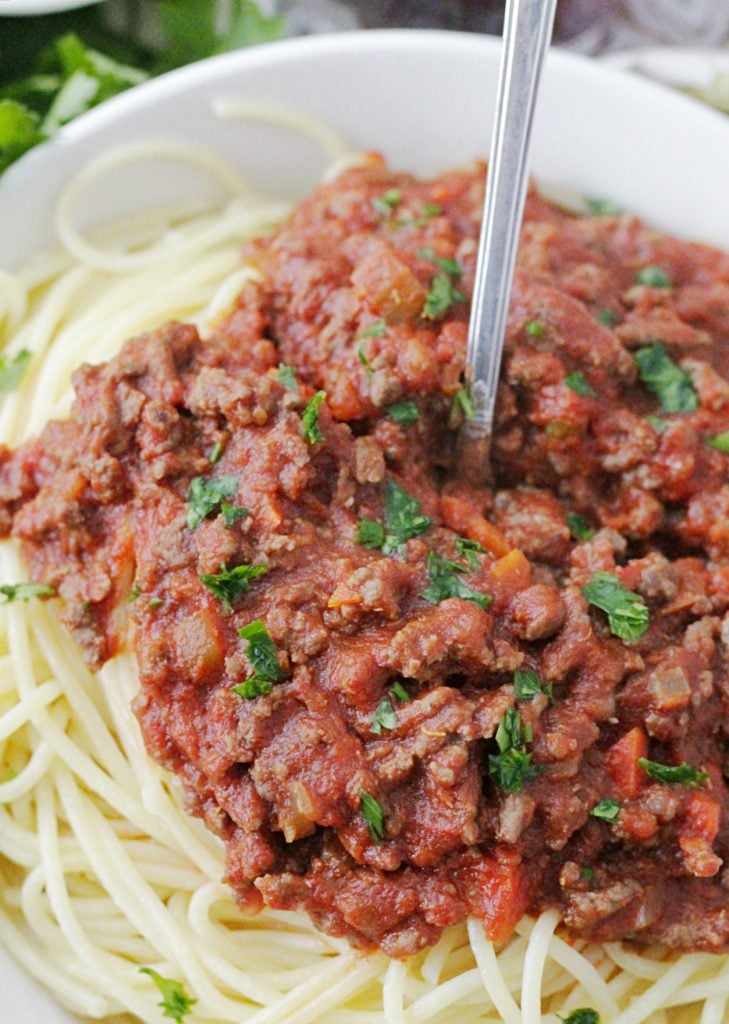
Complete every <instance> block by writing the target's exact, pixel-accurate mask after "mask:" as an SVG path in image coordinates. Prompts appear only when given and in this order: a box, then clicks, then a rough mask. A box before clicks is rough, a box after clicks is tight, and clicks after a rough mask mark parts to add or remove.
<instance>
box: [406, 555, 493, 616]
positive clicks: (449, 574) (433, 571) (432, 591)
mask: <svg viewBox="0 0 729 1024" xmlns="http://www.w3.org/2000/svg"><path fill="white" fill-rule="evenodd" d="M427 567H428V579H429V580H430V585H429V586H427V587H426V588H425V590H423V591H421V593H420V596H421V597H422V598H423V599H424V600H425V601H427V602H428V603H429V604H440V602H441V601H445V600H447V599H448V598H449V597H460V598H462V600H464V601H473V603H474V604H477V605H478V606H479V608H488V606H489V605H490V604H491V600H492V599H491V598H490V597H489V595H488V594H482V593H481V592H480V591H478V590H475V589H474V588H473V587H470V586H469V585H468V584H467V583H464V582H463V580H462V579H461V577H460V575H459V573H465V572H466V569H465V567H464V566H462V565H459V564H458V562H450V561H448V559H447V558H443V557H441V555H439V554H436V552H435V551H429V552H428V560H427Z"/></svg>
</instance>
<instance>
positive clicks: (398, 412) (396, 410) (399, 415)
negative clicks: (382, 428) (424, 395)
mask: <svg viewBox="0 0 729 1024" xmlns="http://www.w3.org/2000/svg"><path fill="white" fill-rule="evenodd" d="M385 412H386V414H387V415H388V416H389V417H390V419H391V420H395V422H396V423H399V424H401V426H403V427H412V425H413V423H417V422H418V420H419V419H420V410H419V409H418V406H417V404H416V403H415V402H412V401H408V402H395V403H394V405H388V407H387V408H386V409H385Z"/></svg>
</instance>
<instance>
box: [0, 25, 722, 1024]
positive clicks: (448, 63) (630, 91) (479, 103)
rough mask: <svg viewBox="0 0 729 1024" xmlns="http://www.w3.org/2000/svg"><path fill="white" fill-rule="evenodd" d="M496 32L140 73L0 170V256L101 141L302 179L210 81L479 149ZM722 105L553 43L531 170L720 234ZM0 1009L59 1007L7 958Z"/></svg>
mask: <svg viewBox="0 0 729 1024" xmlns="http://www.w3.org/2000/svg"><path fill="white" fill-rule="evenodd" d="M498 50H499V44H498V41H497V40H495V39H492V38H488V37H479V36H475V35H460V34H456V33H444V32H407V31H396V32H362V33H351V34H338V35H335V36H329V37H327V36H324V37H316V36H315V37H310V38H307V39H297V40H289V41H286V42H282V43H276V44H272V45H269V46H264V47H260V48H256V49H252V50H246V51H243V52H239V53H233V54H228V55H225V56H222V57H217V58H215V59H212V60H208V61H204V62H202V63H200V64H195V65H192V66H190V67H187V68H184V69H182V70H180V71H176V72H174V73H172V74H170V75H167V76H165V77H163V78H161V79H158V80H157V81H154V82H151V83H149V84H145V85H142V86H139V87H137V88H135V89H134V90H132V91H131V92H129V93H126V94H125V95H123V96H120V97H118V98H116V99H114V100H111V101H110V102H109V103H107V104H104V105H103V106H102V107H100V108H97V109H96V110H94V111H92V112H90V113H89V114H87V115H85V116H84V117H81V118H80V119H79V120H78V121H76V122H74V123H73V124H71V125H70V126H68V127H67V128H66V129H64V130H63V131H62V132H61V133H60V135H59V136H58V137H57V138H56V139H54V140H53V141H52V142H49V143H47V144H46V145H44V146H42V147H40V148H39V149H37V150H35V151H33V152H32V153H30V154H28V155H27V156H26V157H25V158H24V159H23V160H21V161H19V162H18V163H17V164H16V165H15V166H14V167H12V168H11V169H10V170H9V171H8V172H7V173H6V174H5V175H4V176H3V177H2V179H0V223H1V224H2V225H3V230H2V232H1V233H0V266H5V267H11V266H13V265H15V264H17V263H19V262H20V261H22V260H24V259H25V258H27V257H28V256H29V255H30V254H32V253H34V252H36V251H37V250H38V249H40V248H42V247H44V246H47V245H48V244H50V243H51V242H52V241H53V238H52V229H51V227H50V225H51V219H50V213H51V210H52V208H53V204H54V202H55V200H56V197H57V195H58V191H59V189H60V187H61V186H62V185H63V183H64V182H65V181H67V180H68V178H69V176H70V175H71V174H73V173H74V171H76V170H78V169H79V168H81V167H83V166H84V165H85V164H86V163H87V162H88V160H89V159H90V158H91V157H92V156H94V155H96V154H98V153H101V152H103V151H104V150H105V149H107V148H108V147H110V146H113V145H116V144H118V143H122V142H128V141H132V140H138V139H143V138H159V137H163V138H166V139H174V140H183V141H186V142H193V143H197V144H201V145H204V146H208V147H210V148H212V149H213V150H215V151H217V152H218V153H220V154H222V155H223V156H225V157H227V158H228V159H230V160H233V161H234V162H235V163H237V164H238V165H239V167H240V168H241V170H242V172H243V173H244V174H245V175H246V176H248V178H249V179H251V180H252V181H253V182H254V183H256V184H258V185H259V186H261V187H262V188H265V189H266V190H269V191H270V190H274V191H276V192H279V193H282V194H287V195H290V194H291V193H292V192H293V193H294V194H303V193H304V192H305V191H306V190H307V189H308V188H310V187H311V186H312V185H313V183H314V182H315V181H316V179H317V176H318V175H319V174H320V173H321V171H322V169H323V166H324V158H323V157H322V154H321V153H320V152H319V151H318V149H317V147H316V146H314V145H313V144H312V143H311V142H310V141H308V140H305V139H302V138H301V137H300V136H299V135H297V134H295V133H292V132H291V131H289V130H286V129H282V128H275V127H272V126H271V125H265V124H260V123H247V122H239V123H238V122H233V123H231V122H225V121H220V120H218V119H217V118H216V117H214V116H213V114H212V112H211V103H212V101H213V100H214V99H215V98H218V97H240V98H243V99H245V100H255V101H260V102H264V103H268V104H275V105H278V106H285V107H289V108H293V109H295V110H298V111H301V112H303V113H306V114H308V115H312V116H314V117H316V118H319V119H320V120H322V121H323V122H325V123H326V124H327V125H329V126H330V127H331V128H333V129H334V130H335V131H337V132H339V133H340V134H341V135H342V136H343V137H344V138H345V139H346V140H347V141H348V142H349V143H350V144H351V146H352V147H354V148H368V149H372V148H375V149H379V150H381V151H383V152H384V153H385V154H386V155H387V157H388V158H389V159H390V160H391V162H392V163H393V164H395V165H396V166H398V167H401V168H407V169H412V170H414V171H418V172H421V173H425V174H428V173H431V172H435V171H438V170H441V169H445V168H448V167H451V166H454V165H458V164H459V163H463V162H466V161H469V160H470V159H471V158H472V157H474V156H476V155H478V154H481V155H484V154H485V153H486V150H487V146H488V138H489V134H490V129H491V120H492V108H493V101H494V92H495V83H496V76H497V63H498ZM728 166H729V119H724V118H722V117H721V116H720V115H718V114H715V113H714V112H712V111H710V110H706V109H703V108H702V107H701V106H699V105H698V104H696V103H695V102H693V101H691V100H688V99H686V98H684V97H683V96H680V95H676V94H674V93H672V92H670V91H669V90H667V89H665V88H662V87H660V86H657V85H654V84H652V83H650V82H646V81H642V80H640V79H637V78H635V77H633V76H628V75H624V74H621V73H619V72H615V71H613V70H611V69H608V68H605V67H602V66H599V65H598V64H595V63H592V62H589V61H586V60H584V59H582V58H579V57H575V56H572V55H568V54H563V53H559V52H556V53H553V54H551V55H550V59H549V62H548V67H547V73H546V81H545V84H544V90H543V94H542V97H541V102H540V109H539V111H538V115H537V120H536V125H535V137H534V148H533V167H534V172H535V174H536V175H537V176H538V177H539V178H541V179H542V180H543V181H545V182H550V183H557V182H558V183H560V184H561V185H564V186H566V187H567V188H568V189H572V190H576V191H578V192H584V193H586V194H589V195H593V196H601V197H605V198H610V199H613V200H615V201H617V202H619V203H620V204H621V205H623V206H624V207H626V208H627V209H632V210H635V211H636V212H638V213H639V214H641V215H642V216H644V217H645V218H647V219H648V220H649V221H651V222H652V223H653V224H655V225H656V226H659V227H661V228H663V229H666V230H668V231H671V232H674V233H676V234H678V235H682V236H684V237H686V238H698V239H701V240H704V241H708V242H713V243H714V244H717V245H723V246H724V247H726V248H729V203H727V201H726V168H727V167H728ZM190 185H191V181H190V179H189V177H188V175H187V173H183V172H182V170H180V172H179V173H171V172H170V168H169V165H166V164H150V165H149V166H145V168H144V170H143V173H142V172H141V171H139V170H137V169H135V170H134V172H133V173H130V172H129V170H127V171H126V172H124V171H121V172H115V175H114V177H113V179H112V178H110V179H109V180H108V182H107V185H106V186H105V188H104V190H103V195H102V196H101V197H100V201H99V202H97V203H95V204H94V208H93V209H89V210H88V211H87V214H88V219H89V220H95V219H98V218H99V217H100V216H105V217H114V216H116V215H119V214H121V213H123V212H125V211H128V210H131V209H140V208H143V207H144V206H146V205H148V204H150V203H155V202H159V201H166V200H168V199H170V198H172V197H176V196H179V195H181V194H182V195H184V194H185V191H186V190H187V189H189V187H190ZM0 978H2V983H1V985H0V987H1V988H2V992H3V1012H4V1015H5V1018H6V1019H7V1020H10V1021H13V1022H15V1021H17V1022H18V1024H25V1022H26V1021H28V1022H29V1021H31V1020H37V1019H43V1020H44V1022H45V1024H69V1022H70V1021H71V1018H70V1017H68V1016H67V1015H65V1014H64V1013H63V1012H62V1011H60V1010H59V1009H58V1008H56V1007H54V1006H52V1005H51V1001H50V999H49V998H48V997H47V996H45V994H39V993H38V991H37V989H36V988H35V986H34V985H33V984H32V983H31V982H29V981H28V979H27V978H25V976H24V975H23V974H22V972H21V971H20V970H19V969H18V968H17V967H15V966H14V965H13V964H12V963H11V962H10V960H8V959H7V958H4V959H0Z"/></svg>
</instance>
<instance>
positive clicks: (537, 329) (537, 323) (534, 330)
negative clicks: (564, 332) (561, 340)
mask: <svg viewBox="0 0 729 1024" xmlns="http://www.w3.org/2000/svg"><path fill="white" fill-rule="evenodd" d="M545 330H546V328H545V326H544V324H543V323H542V322H541V320H530V321H529V323H528V324H527V325H526V326H525V328H524V332H525V333H526V334H528V335H529V337H530V338H541V336H542V335H543V334H544V332H545Z"/></svg>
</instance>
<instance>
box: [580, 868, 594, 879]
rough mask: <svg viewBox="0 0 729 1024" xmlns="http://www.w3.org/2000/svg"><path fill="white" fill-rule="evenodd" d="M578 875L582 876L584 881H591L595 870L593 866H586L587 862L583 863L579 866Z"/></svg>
mask: <svg viewBox="0 0 729 1024" xmlns="http://www.w3.org/2000/svg"><path fill="white" fill-rule="evenodd" d="M580 877H581V878H584V880H585V881H586V882H591V881H592V879H593V878H594V877H595V872H594V870H593V868H591V867H588V866H587V864H584V865H583V866H582V867H581V868H580Z"/></svg>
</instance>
